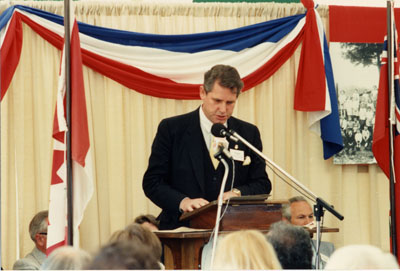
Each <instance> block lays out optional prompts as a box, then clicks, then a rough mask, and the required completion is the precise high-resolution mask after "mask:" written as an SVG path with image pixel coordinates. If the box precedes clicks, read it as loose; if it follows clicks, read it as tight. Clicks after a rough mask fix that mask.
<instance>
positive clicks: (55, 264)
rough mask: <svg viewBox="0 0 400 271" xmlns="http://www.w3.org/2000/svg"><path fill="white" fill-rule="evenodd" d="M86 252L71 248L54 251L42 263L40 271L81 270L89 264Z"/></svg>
mask: <svg viewBox="0 0 400 271" xmlns="http://www.w3.org/2000/svg"><path fill="white" fill-rule="evenodd" d="M90 260H91V257H90V255H89V253H87V252H86V251H84V250H82V249H80V248H75V247H71V246H63V247H59V248H57V249H55V250H54V251H53V252H52V253H51V254H50V255H49V257H48V258H46V260H44V262H43V263H42V266H41V268H40V269H41V270H82V269H84V268H85V267H86V266H87V265H88V264H89V262H90Z"/></svg>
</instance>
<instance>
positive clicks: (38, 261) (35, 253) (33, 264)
mask: <svg viewBox="0 0 400 271" xmlns="http://www.w3.org/2000/svg"><path fill="white" fill-rule="evenodd" d="M48 216H49V212H48V211H41V212H39V213H37V214H36V215H35V216H34V217H33V218H32V220H31V222H30V223H29V234H30V236H31V239H32V241H33V242H34V243H35V248H34V249H33V250H32V251H31V252H30V253H29V254H27V255H26V256H25V257H24V258H21V259H19V260H17V261H16V262H15V263H14V266H13V270H39V269H40V266H41V265H42V263H43V261H44V260H45V259H46V244H47V225H48V220H47V218H48Z"/></svg>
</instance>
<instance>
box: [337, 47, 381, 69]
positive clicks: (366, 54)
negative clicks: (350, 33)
mask: <svg viewBox="0 0 400 271" xmlns="http://www.w3.org/2000/svg"><path fill="white" fill-rule="evenodd" d="M340 46H341V48H342V49H344V52H343V53H342V55H343V57H344V58H346V59H349V60H350V61H351V62H352V63H354V64H355V65H363V67H366V66H370V65H376V66H377V67H378V68H379V67H380V64H381V62H380V55H381V53H382V47H383V46H382V43H351V42H349V43H342V44H341V45H340Z"/></svg>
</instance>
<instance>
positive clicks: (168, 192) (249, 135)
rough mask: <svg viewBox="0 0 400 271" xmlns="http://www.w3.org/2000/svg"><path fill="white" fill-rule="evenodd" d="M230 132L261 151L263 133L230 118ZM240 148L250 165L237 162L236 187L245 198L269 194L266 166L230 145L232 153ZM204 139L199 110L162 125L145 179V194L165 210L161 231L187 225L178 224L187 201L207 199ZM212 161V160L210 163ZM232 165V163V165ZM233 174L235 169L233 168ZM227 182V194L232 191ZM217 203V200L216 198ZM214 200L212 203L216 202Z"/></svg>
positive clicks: (243, 146)
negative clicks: (248, 158)
mask: <svg viewBox="0 0 400 271" xmlns="http://www.w3.org/2000/svg"><path fill="white" fill-rule="evenodd" d="M228 128H229V129H233V130H235V131H236V132H237V133H238V134H240V135H241V136H242V137H243V138H245V139H246V140H247V141H249V142H250V143H251V144H253V145H254V146H255V147H256V148H258V149H259V150H262V143H261V139H260V132H259V131H258V129H257V127H256V126H254V125H252V124H250V123H247V122H244V121H242V120H239V119H236V118H234V117H231V118H229V120H228ZM235 145H238V146H237V147H238V149H239V150H243V151H244V155H245V156H250V158H251V163H250V164H249V165H243V162H240V161H235V180H234V187H236V188H238V189H239V190H240V191H241V193H242V195H255V194H266V193H269V192H270V191H271V182H270V180H269V179H268V176H267V173H266V171H265V162H264V161H263V160H262V159H261V158H259V157H257V156H256V154H254V153H253V152H252V151H251V150H250V149H248V148H247V147H246V146H245V145H243V144H241V143H230V145H229V149H231V148H234V146H235ZM205 150H207V149H206V147H205V142H204V136H203V133H202V131H201V128H200V116H199V110H198V109H197V110H195V111H193V112H190V113H187V114H184V115H180V116H175V117H172V118H167V119H164V120H162V121H161V123H160V124H159V127H158V131H157V134H156V136H155V139H154V142H153V145H152V151H151V155H150V158H149V166H148V168H147V171H146V172H145V174H144V177H143V190H144V193H145V194H146V196H147V197H148V198H150V200H151V201H153V202H154V203H155V204H156V205H157V206H159V207H160V208H161V209H162V212H161V214H160V216H159V219H160V229H173V228H177V227H179V226H182V225H185V224H184V223H181V222H179V216H180V215H181V213H180V211H179V204H180V202H181V201H182V200H183V199H184V198H185V197H189V198H206V197H207V195H205V176H204V175H205V173H204V172H205V166H206V165H205V164H204V161H205V159H207V158H205V157H204V156H208V159H210V157H209V153H208V152H205ZM210 160H211V159H210ZM230 164H231V163H230ZM230 167H231V170H230V171H232V165H230ZM230 182H231V180H229V179H228V182H227V184H226V188H225V190H226V191H227V190H230ZM215 199H216V198H215ZM215 199H211V200H215Z"/></svg>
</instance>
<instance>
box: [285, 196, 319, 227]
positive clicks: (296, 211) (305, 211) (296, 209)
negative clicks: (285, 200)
mask: <svg viewBox="0 0 400 271" xmlns="http://www.w3.org/2000/svg"><path fill="white" fill-rule="evenodd" d="M290 212H291V214H292V218H291V220H290V223H292V224H293V225H298V226H304V225H307V224H309V223H310V222H312V221H314V214H313V210H312V209H311V206H310V204H308V202H305V201H296V202H293V203H292V204H291V205H290Z"/></svg>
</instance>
